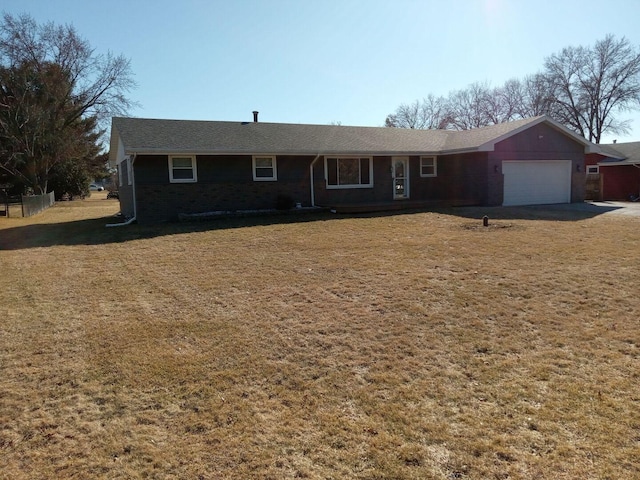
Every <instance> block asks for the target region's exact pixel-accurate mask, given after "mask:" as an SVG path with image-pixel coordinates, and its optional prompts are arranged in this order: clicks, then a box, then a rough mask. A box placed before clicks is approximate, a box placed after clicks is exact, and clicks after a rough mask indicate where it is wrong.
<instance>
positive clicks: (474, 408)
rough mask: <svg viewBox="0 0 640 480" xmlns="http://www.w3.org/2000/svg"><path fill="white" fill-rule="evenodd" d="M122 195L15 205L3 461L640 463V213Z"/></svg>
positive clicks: (3, 282) (435, 466) (386, 470)
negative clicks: (158, 211) (212, 206)
mask: <svg viewBox="0 0 640 480" xmlns="http://www.w3.org/2000/svg"><path fill="white" fill-rule="evenodd" d="M117 210H118V203H117V201H112V200H105V199H104V198H102V197H97V196H96V197H92V198H90V199H87V200H85V201H78V202H68V203H61V204H57V205H56V206H55V207H53V208H52V209H50V210H48V211H46V212H44V213H43V214H40V215H37V216H36V217H33V218H31V219H4V218H0V271H1V274H0V478H7V479H22V478H25V479H27V478H28V479H31V478H110V479H116V478H123V479H124V478H163V479H164V478H175V479H187V478H193V479H218V478H238V479H247V478H256V479H283V478H314V479H316V478H317V479H328V478H334V479H342V478H360V479H443V480H444V479H485V478H491V479H507V478H527V479H530V478H554V479H558V478H566V479H575V478H611V479H618V478H639V477H640V464H639V463H638V461H637V459H638V458H640V386H639V385H640V320H639V312H640V301H639V299H638V291H639V288H640V270H639V268H638V266H639V265H640V235H639V232H640V220H639V219H637V218H627V217H623V216H615V215H591V214H581V215H578V214H571V213H570V212H569V213H568V212H564V213H563V212H560V213H559V212H557V211H546V210H544V209H526V208H522V209H484V210H483V209H453V210H441V211H437V212H419V213H407V214H399V215H358V216H354V217H344V216H330V215H329V214H318V215H313V216H312V215H307V216H300V217H291V216H287V217H282V218H279V217H271V218H263V219H259V218H257V219H251V218H248V219H247V218H245V219H235V220H218V221H214V222H210V223H195V224H174V225H162V226H158V227H141V226H137V225H131V226H128V227H118V228H110V229H106V228H104V225H105V224H106V223H113V222H114V219H112V218H110V217H109V216H110V215H112V214H113V213H116V212H117ZM484 214H488V215H489V217H490V226H489V227H486V228H485V227H482V220H481V218H482V215H484Z"/></svg>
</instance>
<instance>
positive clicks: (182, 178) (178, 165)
mask: <svg viewBox="0 0 640 480" xmlns="http://www.w3.org/2000/svg"><path fill="white" fill-rule="evenodd" d="M197 181H198V174H197V169H196V157H194V156H186V155H171V156H170V157H169V182H171V183H189V182H197Z"/></svg>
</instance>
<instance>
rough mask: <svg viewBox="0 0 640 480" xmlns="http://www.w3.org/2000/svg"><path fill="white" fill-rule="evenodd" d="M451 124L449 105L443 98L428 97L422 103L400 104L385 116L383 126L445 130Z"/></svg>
mask: <svg viewBox="0 0 640 480" xmlns="http://www.w3.org/2000/svg"><path fill="white" fill-rule="evenodd" d="M450 123H451V114H450V112H449V105H448V102H447V100H446V99H445V98H443V97H435V96H434V95H431V94H430V95H428V96H427V97H426V98H423V99H422V101H418V100H416V101H415V102H413V103H411V104H402V105H400V106H399V107H398V108H397V109H396V111H395V112H394V113H392V114H390V115H387V118H386V120H385V126H387V127H398V128H415V129H445V128H448V127H449V125H450Z"/></svg>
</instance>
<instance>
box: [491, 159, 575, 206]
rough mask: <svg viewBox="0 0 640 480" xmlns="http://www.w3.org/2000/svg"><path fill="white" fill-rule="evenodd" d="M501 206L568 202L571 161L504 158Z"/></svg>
mask: <svg viewBox="0 0 640 480" xmlns="http://www.w3.org/2000/svg"><path fill="white" fill-rule="evenodd" d="M502 173H503V174H504V199H503V203H502V204H503V205H504V206H515V205H546V204H553V203H570V202H571V161H570V160H532V161H503V162H502Z"/></svg>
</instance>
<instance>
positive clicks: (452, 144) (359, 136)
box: [111, 116, 591, 162]
mask: <svg viewBox="0 0 640 480" xmlns="http://www.w3.org/2000/svg"><path fill="white" fill-rule="evenodd" d="M539 123H547V124H549V125H550V126H551V127H553V128H556V129H558V130H560V131H561V132H563V133H564V134H565V135H568V136H571V137H572V138H574V139H575V140H576V141H577V142H579V143H582V144H583V145H585V147H588V146H590V145H591V143H590V142H588V141H587V140H585V139H584V138H582V137H580V136H578V135H576V134H575V133H573V132H571V131H570V130H568V129H567V128H566V127H564V126H562V125H560V124H558V123H556V122H554V121H553V120H551V119H550V118H548V117H545V116H540V117H533V118H527V119H523V120H515V121H512V122H505V123H501V124H498V125H491V126H488V127H482V128H476V129H472V130H465V131H454V130H412V129H404V128H388V127H350V126H341V125H306V124H290V123H268V122H220V121H198V120H158V119H145V118H125V117H114V118H113V120H112V128H111V157H112V158H111V161H112V162H115V160H116V159H115V158H114V156H115V155H117V152H118V143H117V142H118V141H121V142H122V146H123V149H124V153H125V154H127V155H129V154H140V153H145V154H153V153H184V154H187V153H189V154H256V153H263V154H266V153H272V154H289V155H318V154H321V155H331V154H358V155H417V154H435V155H442V154H450V153H458V152H472V151H491V150H493V147H494V145H495V144H496V143H498V142H500V141H502V140H504V139H505V138H508V137H510V136H512V135H515V134H517V133H519V132H521V131H523V130H526V129H527V128H529V127H531V126H533V125H537V124H539Z"/></svg>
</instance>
